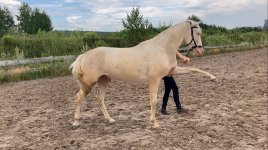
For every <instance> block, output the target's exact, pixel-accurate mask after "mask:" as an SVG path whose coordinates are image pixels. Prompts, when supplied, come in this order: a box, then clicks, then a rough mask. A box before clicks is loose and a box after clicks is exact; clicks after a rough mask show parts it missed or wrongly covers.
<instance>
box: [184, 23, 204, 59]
mask: <svg viewBox="0 0 268 150" xmlns="http://www.w3.org/2000/svg"><path fill="white" fill-rule="evenodd" d="M189 23H190V25H192V23H191V22H189ZM195 28H198V27H192V26H191V37H192V40H191V41H190V42H189V43H188V44H186V45H185V46H186V47H187V48H189V47H188V46H189V45H190V44H191V43H192V42H194V46H192V47H191V48H189V49H188V53H187V54H186V56H187V57H188V55H189V54H190V52H191V51H192V50H194V49H195V48H202V47H203V46H202V45H197V44H196V41H195V39H194V30H193V29H195Z"/></svg>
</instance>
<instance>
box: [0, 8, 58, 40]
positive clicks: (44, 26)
mask: <svg viewBox="0 0 268 150" xmlns="http://www.w3.org/2000/svg"><path fill="white" fill-rule="evenodd" d="M16 18H17V20H18V25H15V22H14V18H13V16H12V14H11V12H10V11H9V10H8V8H7V7H3V8H2V7H0V37H2V36H3V35H4V34H6V33H7V32H8V31H9V30H12V29H17V30H18V31H19V32H23V33H28V34H36V33H37V32H38V31H52V30H53V27H52V21H51V19H50V17H49V16H48V15H47V14H46V12H45V11H42V12H41V11H40V10H39V9H38V8H34V9H32V8H31V7H30V6H29V5H28V4H27V3H23V4H22V5H21V6H20V7H19V14H18V15H16Z"/></svg>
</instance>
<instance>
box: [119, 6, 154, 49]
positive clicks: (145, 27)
mask: <svg viewBox="0 0 268 150" xmlns="http://www.w3.org/2000/svg"><path fill="white" fill-rule="evenodd" d="M122 23H123V26H124V30H123V32H124V33H125V35H126V38H127V40H128V42H129V43H128V45H130V46H134V45H136V44H138V43H140V42H141V41H144V40H146V39H147V38H148V37H149V32H150V29H152V28H153V26H152V24H151V23H149V21H148V19H144V18H143V15H141V14H140V10H139V8H133V9H132V11H131V12H130V14H127V19H126V20H122Z"/></svg>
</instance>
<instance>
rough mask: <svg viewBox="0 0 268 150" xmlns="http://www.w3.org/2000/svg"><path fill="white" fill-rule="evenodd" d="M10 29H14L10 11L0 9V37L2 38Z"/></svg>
mask: <svg viewBox="0 0 268 150" xmlns="http://www.w3.org/2000/svg"><path fill="white" fill-rule="evenodd" d="M11 27H14V20H13V17H12V15H11V13H10V11H9V10H8V9H7V8H6V7H4V8H1V7H0V37H2V36H3V35H4V34H5V33H6V32H7V31H8V30H9V29H10V28H11Z"/></svg>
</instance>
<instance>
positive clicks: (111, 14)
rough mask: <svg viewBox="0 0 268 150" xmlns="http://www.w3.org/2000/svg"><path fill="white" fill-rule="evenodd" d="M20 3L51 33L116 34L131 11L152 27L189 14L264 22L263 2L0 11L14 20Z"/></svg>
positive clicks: (83, 1)
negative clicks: (38, 13)
mask: <svg viewBox="0 0 268 150" xmlns="http://www.w3.org/2000/svg"><path fill="white" fill-rule="evenodd" d="M23 2H25V3H27V4H29V5H30V7H32V8H35V7H37V8H38V9H40V10H44V11H45V12H46V13H47V14H48V15H49V16H50V18H51V20H52V23H53V28H54V30H83V31H106V32H113V31H120V30H122V29H123V25H122V19H125V18H126V16H127V13H130V12H131V10H132V8H133V7H139V8H140V12H141V14H142V15H143V17H144V18H145V19H148V20H149V22H151V23H152V24H153V26H156V27H157V26H159V25H160V24H161V25H163V24H166V25H168V24H176V23H179V22H182V21H185V20H186V19H187V18H188V16H190V15H192V14H194V15H196V16H198V17H200V18H201V20H202V21H203V22H204V23H206V24H215V25H217V26H224V27H227V28H235V27H242V26H254V27H255V26H263V25H264V20H265V19H267V0H0V7H4V6H5V7H7V8H8V9H9V10H10V11H11V12H12V14H13V15H14V16H15V15H18V8H19V7H20V6H21V5H22V3H23ZM14 18H16V17H14ZM15 22H17V21H15Z"/></svg>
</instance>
